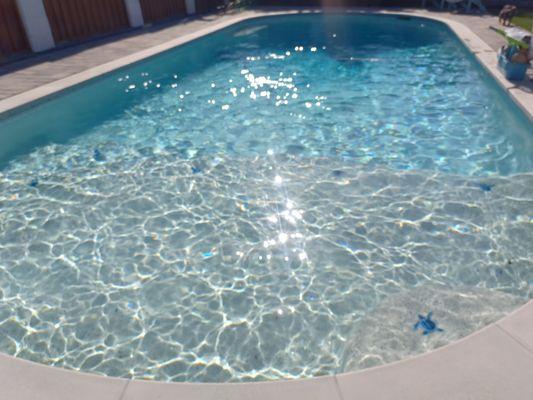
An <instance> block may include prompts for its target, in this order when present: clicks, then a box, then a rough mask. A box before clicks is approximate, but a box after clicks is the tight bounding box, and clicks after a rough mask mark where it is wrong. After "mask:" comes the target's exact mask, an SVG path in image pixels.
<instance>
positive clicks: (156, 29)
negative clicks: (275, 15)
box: [0, 9, 533, 100]
mask: <svg viewBox="0 0 533 400" xmlns="http://www.w3.org/2000/svg"><path fill="white" fill-rule="evenodd" d="M401 11H410V10H406V9H402V10H401ZM239 12H240V11H231V12H228V13H226V14H219V15H207V16H201V17H196V18H187V19H181V20H178V21H172V22H169V23H166V24H160V25H155V26H149V27H144V28H142V29H135V30H131V31H128V32H125V33H121V34H118V35H113V36H110V37H105V38H100V39H97V40H93V41H90V42H85V43H82V44H78V45H73V46H69V47H66V48H63V49H56V50H53V51H50V52H46V53H44V54H39V55H35V56H33V57H30V58H28V59H25V60H22V61H18V62H15V63H12V64H8V65H4V66H0V100H2V99H6V98H8V97H11V96H14V95H16V94H19V93H22V92H26V91H28V90H31V89H35V88H37V87H39V86H42V85H44V84H47V83H50V82H53V81H56V80H59V79H62V78H66V77H68V76H71V75H73V74H76V73H79V72H82V71H84V70H87V69H89V68H92V67H95V66H98V65H101V64H105V63H107V62H110V61H113V60H116V59H118V58H121V57H124V56H128V55H131V54H134V53H136V52H139V51H140V50H144V49H148V48H151V47H153V46H156V45H160V44H163V43H165V42H168V41H169V40H172V39H175V38H176V37H180V36H183V35H187V34H190V33H192V32H196V31H198V30H201V29H204V28H208V27H209V26H212V25H216V24H219V23H221V22H223V21H225V20H227V19H229V18H232V17H234V16H235V14H237V13H239ZM247 12H249V11H247ZM419 12H420V11H419ZM422 13H423V14H427V15H428V16H429V15H438V16H441V17H446V18H448V19H451V20H455V21H458V22H461V23H463V24H465V25H466V26H468V27H469V28H470V29H471V30H472V31H473V32H474V33H476V34H477V35H478V36H479V37H480V38H481V39H482V40H483V41H484V42H485V43H487V44H488V45H489V46H490V47H492V48H493V49H494V50H496V49H498V48H499V47H501V46H502V45H503V44H504V43H505V41H504V39H503V38H502V37H501V36H500V35H498V34H497V33H495V32H494V31H492V30H490V29H489V27H490V26H491V25H492V26H498V18H497V17H495V16H492V15H483V16H480V15H460V14H454V13H449V12H435V11H423V12H422ZM530 77H533V74H532V75H530ZM532 88H533V86H532V85H531V84H530V85H529V90H532ZM532 91H533V90H532Z"/></svg>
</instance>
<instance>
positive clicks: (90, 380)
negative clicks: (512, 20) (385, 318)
mask: <svg viewBox="0 0 533 400" xmlns="http://www.w3.org/2000/svg"><path fill="white" fill-rule="evenodd" d="M326 11H327V10H326ZM335 11H343V12H347V13H376V14H396V15H410V16H418V17H424V18H428V19H433V20H437V21H441V22H443V23H445V24H446V25H448V26H449V27H450V28H451V29H452V31H453V32H455V34H456V35H457V36H458V37H459V39H460V40H461V41H462V42H463V43H464V44H465V45H466V46H467V48H468V49H469V50H470V51H471V52H472V53H473V54H474V55H475V56H476V58H477V59H478V60H479V61H480V63H481V65H483V66H484V67H485V68H486V69H487V70H488V71H489V72H490V73H491V74H492V76H493V77H494V78H495V79H496V80H497V82H498V83H499V84H500V85H501V86H502V87H503V88H504V89H505V90H506V91H507V92H508V93H509V94H510V96H511V98H512V99H513V100H514V101H515V102H516V103H517V104H518V106H519V107H520V108H522V110H523V111H524V112H525V113H526V115H527V116H529V118H530V119H532V120H533V94H530V93H525V92H523V91H521V90H519V89H518V88H517V87H516V86H515V85H514V84H513V83H511V82H508V81H507V80H506V79H505V78H504V77H503V75H502V74H501V73H500V72H499V70H498V69H497V62H496V52H495V51H494V50H493V49H492V48H490V47H489V46H488V45H487V44H486V43H485V42H483V41H482V40H481V39H480V38H479V37H478V36H477V35H475V34H474V33H473V32H472V31H470V29H468V28H467V27H466V26H464V25H463V24H462V23H459V22H457V21H453V20H450V19H449V18H446V17H441V16H437V15H430V14H428V13H426V12H424V11H407V12H406V11H396V10H381V9H362V8H342V9H338V8H335ZM315 12H321V11H318V10H314V9H293V8H291V9H285V10H275V11H265V10H260V11H259V10H251V11H246V12H243V13H241V14H237V15H235V16H232V17H230V18H228V19H227V20H224V21H222V22H220V23H216V24H213V25H212V26H209V27H207V28H203V29H200V30H198V31H196V32H193V33H190V34H187V35H184V36H182V37H180V38H177V39H174V40H171V41H168V42H165V43H163V44H160V45H157V46H154V47H152V48H149V49H146V50H142V51H139V52H137V53H134V54H132V55H129V56H126V57H122V58H120V59H117V60H114V61H111V62H108V63H105V64H102V65H100V66H97V67H94V68H90V69H88V70H86V71H83V72H81V73H77V74H74V75H71V76H69V77H66V78H63V79H60V80H58V81H55V82H51V83H49V84H46V85H43V86H41V87H39V88H36V89H33V90H30V91H27V92H24V93H21V94H18V95H15V96H13V97H10V98H7V99H4V100H1V101H0V114H2V113H9V112H11V111H13V110H15V109H17V108H19V107H23V106H24V105H28V104H30V103H32V102H35V101H36V100H39V99H43V98H45V97H48V96H51V95H54V94H56V93H59V92H61V91H62V90H64V89H67V88H69V87H72V86H75V85H78V84H80V83H82V82H85V81H87V80H89V79H92V78H95V77H98V76H101V75H103V74H106V73H108V72H111V71H113V70H115V69H117V68H121V67H124V66H126V65H129V64H132V63H135V62H137V61H140V60H143V59H145V58H147V57H150V56H153V55H155V54H158V53H161V52H163V51H166V50H169V49H171V48H173V47H176V46H179V45H181V44H184V43H187V42H189V41H192V40H194V39H197V38H199V37H201V36H204V35H207V34H209V33H213V32H215V31H218V30H220V29H222V28H225V27H228V26H230V25H233V24H235V23H238V22H241V21H244V20H247V19H251V18H256V17H262V16H273V15H283V14H296V13H315ZM529 371H533V300H531V301H529V302H528V303H527V304H525V305H524V306H522V307H521V308H519V309H518V310H516V311H514V312H512V313H510V314H509V315H507V316H506V317H504V318H503V319H501V320H500V321H497V322H495V323H493V324H491V325H489V326H487V327H485V328H483V329H481V330H479V331H477V332H475V333H473V334H471V335H469V336H467V337H465V338H463V339H461V340H459V341H456V342H453V343H451V344H448V345H446V346H443V347H441V348H439V349H437V350H434V351H431V352H428V353H425V354H421V355H417V356H415V357H412V358H408V359H404V360H401V361H398V362H395V363H391V364H388V365H384V366H379V367H375V368H371V369H367V370H362V371H357V372H348V373H342V374H338V375H331V376H324V377H316V378H308V379H296V380H280V381H269V382H251V383H175V382H153V381H144V380H129V379H123V378H112V377H105V376H100V375H94V374H88V373H84V372H77V371H69V370H65V369H62V368H56V367H50V366H46V365H43V364H38V363H34V362H31V361H27V360H22V359H19V358H16V357H13V356H9V355H6V354H0V394H1V395H2V396H1V397H2V398H6V399H16V400H19V399H20V400H25V399H28V400H29V399H32V400H33V399H42V400H52V399H53V400H63V399H71V398H72V397H73V396H75V398H76V399H79V400H85V399H87V400H88V399H94V398H98V399H101V400H108V399H109V400H134V399H163V400H165V399H176V398H178V399H189V398H191V399H198V400H203V399H217V400H218V399H236V400H240V399H254V400H262V399H276V400H285V399H293V400H298V399H316V400H318V399H328V400H329V399H331V400H348V399H356V398H357V399H373V400H374V399H376V400H380V399H383V400H385V399H386V400H388V399H391V400H392V399H395V400H396V399H409V400H411V399H413V400H416V399H428V398H430V397H431V398H432V399H436V400H439V399H503V398H511V397H512V398H513V399H514V400H520V399H527V400H531V398H532V397H533V396H532V393H533V379H532V375H531V373H530V372H529Z"/></svg>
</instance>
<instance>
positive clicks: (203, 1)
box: [196, 0, 224, 14]
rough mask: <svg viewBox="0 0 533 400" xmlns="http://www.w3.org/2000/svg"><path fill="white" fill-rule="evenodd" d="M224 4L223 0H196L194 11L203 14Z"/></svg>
mask: <svg viewBox="0 0 533 400" xmlns="http://www.w3.org/2000/svg"><path fill="white" fill-rule="evenodd" d="M223 5H224V0H196V12H198V13H200V14H205V13H208V12H212V11H216V10H217V9H218V8H220V7H222V6H223Z"/></svg>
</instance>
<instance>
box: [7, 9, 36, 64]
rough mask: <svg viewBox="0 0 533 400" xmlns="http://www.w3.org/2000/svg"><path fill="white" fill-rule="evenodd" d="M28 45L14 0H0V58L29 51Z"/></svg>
mask: <svg viewBox="0 0 533 400" xmlns="http://www.w3.org/2000/svg"><path fill="white" fill-rule="evenodd" d="M29 50H30V45H29V43H28V38H27V37H26V31H25V30H24V26H23V25H22V20H21V19H20V14H19V12H18V8H17V3H16V1H15V0H0V58H1V55H2V54H3V55H8V54H13V53H19V52H23V51H29Z"/></svg>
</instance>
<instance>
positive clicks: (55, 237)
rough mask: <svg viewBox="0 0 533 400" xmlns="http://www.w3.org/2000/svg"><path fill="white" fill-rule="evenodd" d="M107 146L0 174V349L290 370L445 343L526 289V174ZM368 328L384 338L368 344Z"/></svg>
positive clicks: (130, 370)
mask: <svg viewBox="0 0 533 400" xmlns="http://www.w3.org/2000/svg"><path fill="white" fill-rule="evenodd" d="M105 156H106V158H105V160H103V161H95V160H94V154H93V153H92V151H87V148H86V147H84V146H83V145H82V144H76V145H75V144H70V145H68V146H62V145H50V146H46V147H42V148H40V149H38V150H37V151H35V152H34V153H33V154H32V155H31V157H30V156H28V157H27V158H26V159H25V160H24V162H18V163H13V164H12V165H11V166H10V167H9V168H6V169H4V171H3V173H2V174H1V175H0V207H1V209H2V213H1V214H0V260H1V262H0V282H1V286H0V287H1V291H0V332H1V333H2V335H0V350H1V351H4V352H7V353H10V354H15V355H17V356H19V357H23V358H27V359H31V360H35V361H39V362H44V363H47V364H52V365H58V366H63V367H67V368H72V369H81V370H85V371H93V372H98V373H103V374H107V375H112V376H128V377H136V378H148V379H159V380H176V381H239V380H240V381H246V380H258V379H259V380H261V379H275V378H295V377H304V376H313V375H320V374H329V373H334V372H340V371H342V370H343V369H344V368H362V367H365V366H369V365H375V364H376V363H380V362H385V361H390V360H393V359H395V358H397V357H398V356H399V355H408V354H415V353H418V352H421V351H425V350H428V349H430V348H433V347H436V346H440V345H442V344H444V343H447V342H449V341H451V340H455V339H456V338H458V337H460V336H464V335H465V334H467V333H470V332H471V331H472V330H474V329H477V328H479V327H480V326H482V325H484V324H486V323H488V322H491V321H494V320H495V319H497V318H499V317H500V316H501V315H503V313H504V312H507V311H508V310H510V309H513V308H515V307H516V306H517V305H518V304H521V303H523V302H525V301H526V300H527V299H528V298H531V297H533V296H532V290H531V282H532V281H533V261H532V260H533V257H532V252H533V249H532V248H531V243H532V242H533V221H532V218H531V213H530V211H531V209H532V206H533V200H532V199H533V175H532V174H519V175H513V176H509V177H491V178H473V177H470V178H464V177H458V176H453V175H447V174H442V173H436V172H429V171H394V170H390V169H387V168H366V167H364V166H361V165H358V164H353V163H350V162H345V161H342V160H339V159H334V158H312V157H308V158H300V157H294V156H287V155H276V154H273V155H271V156H267V157H249V158H243V157H240V158H232V157H229V156H227V157H226V156H224V157H223V156H220V155H217V156H213V157H209V156H206V157H203V158H196V159H194V160H189V159H184V158H180V156H179V154H176V153H175V152H174V150H173V149H172V148H170V149H158V148H152V147H145V148H142V149H140V150H139V149H134V148H130V147H123V148H118V147H117V148H116V149H113V151H111V150H110V151H109V152H108V153H106V155H105ZM54 159H55V160H56V163H55V164H54V163H52V162H51V160H54ZM45 160H47V162H48V166H47V168H46V169H44V168H40V166H42V165H43V164H45ZM60 160H62V161H60ZM36 176H38V182H34V183H36V185H33V186H32V185H29V183H30V182H31V180H32V179H34V178H35V177H36ZM424 288H425V289H424ZM413 290H414V291H416V293H417V294H416V295H413V296H411V295H409V294H406V293H410V292H409V291H413ZM413 293H415V292H413ZM442 293H453V295H449V296H448V295H441V294H442ZM394 296H400V298H401V296H404V297H403V298H405V299H406V301H405V302H399V303H397V302H395V303H394V304H397V306H396V307H397V310H398V312H397V313H395V314H394V315H396V317H394V318H396V319H394V318H392V317H390V316H388V315H386V314H383V313H384V311H383V310H386V309H387V307H389V306H390V304H391V303H390V302H391V301H393V300H392V299H394ZM447 296H448V297H447ZM461 296H464V298H466V299H468V301H465V302H461V301H458V300H457V299H458V298H460V297H461ZM491 296H495V297H494V298H495V299H500V298H501V299H503V300H505V301H486V299H487V298H491ZM439 298H440V299H446V298H450V299H451V300H449V301H454V302H455V303H454V304H455V306H454V308H453V313H451V312H444V311H445V310H444V309H442V311H443V312H442V313H441V312H440V310H441V309H439V308H438V307H437V306H435V304H436V303H438V302H439ZM435 302H436V303H435ZM437 305H438V304H437ZM430 307H435V308H436V310H435V312H436V313H437V314H436V316H435V317H436V319H438V320H439V323H440V324H441V325H442V326H443V327H444V328H445V329H446V330H445V332H443V333H442V334H434V335H432V337H430V338H429V341H427V340H426V338H424V337H422V336H421V335H420V334H416V333H413V332H412V331H411V328H412V324H411V323H414V322H416V316H417V314H419V313H425V312H427V311H429V309H428V308H430ZM373 310H377V311H376V312H377V314H373V313H372V312H373ZM380 315H384V318H380ZM392 321H394V322H392ZM406 323H408V325H407V326H406ZM452 327H453V328H452ZM376 332H378V333H379V332H386V333H387V336H388V337H391V336H396V337H397V338H398V340H397V341H395V342H394V343H396V344H397V346H399V347H400V348H398V349H396V350H398V351H396V353H394V352H389V353H387V351H388V350H390V347H386V346H384V347H383V349H384V350H383V351H384V352H385V354H377V355H376V350H375V345H376V343H377V342H372V341H371V340H370V341H369V340H367V339H365V338H368V337H369V335H371V336H376V337H378V336H379V334H376V335H375V333H376ZM354 335H355V336H354ZM413 335H414V336H413ZM354 341H355V342H357V343H358V344H359V346H358V347H357V351H356V353H354V350H353V346H354V345H353V343H354ZM389 344H390V343H389ZM402 346H405V347H402ZM347 354H352V355H353V357H352V359H351V361H350V359H348V360H347ZM348 358H349V357H348ZM365 360H366V361H365Z"/></svg>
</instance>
